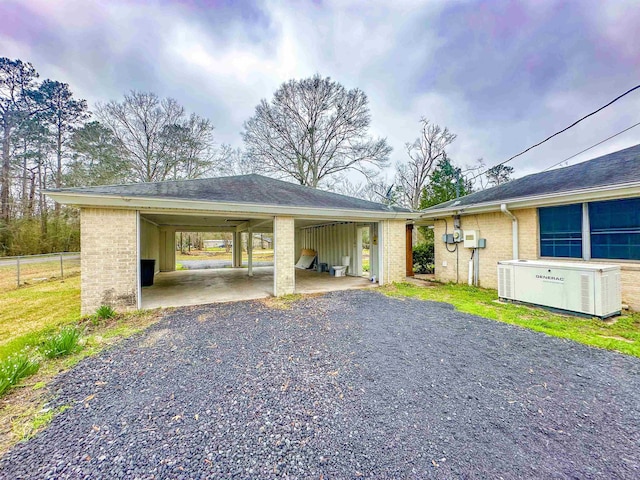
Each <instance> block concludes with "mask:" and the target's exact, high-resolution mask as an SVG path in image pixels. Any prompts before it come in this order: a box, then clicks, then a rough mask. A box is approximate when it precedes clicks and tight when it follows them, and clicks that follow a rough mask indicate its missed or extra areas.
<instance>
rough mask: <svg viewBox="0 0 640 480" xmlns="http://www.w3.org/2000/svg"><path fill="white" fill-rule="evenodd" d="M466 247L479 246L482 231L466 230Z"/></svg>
mask: <svg viewBox="0 0 640 480" xmlns="http://www.w3.org/2000/svg"><path fill="white" fill-rule="evenodd" d="M463 238H464V248H479V247H480V245H478V241H479V240H480V232H478V230H465V231H464V232H463Z"/></svg>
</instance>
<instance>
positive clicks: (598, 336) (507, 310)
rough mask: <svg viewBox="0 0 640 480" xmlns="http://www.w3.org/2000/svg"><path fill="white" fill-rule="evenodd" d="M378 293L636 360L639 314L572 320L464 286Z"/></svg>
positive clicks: (409, 286)
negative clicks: (424, 302) (443, 305)
mask: <svg viewBox="0 0 640 480" xmlns="http://www.w3.org/2000/svg"><path fill="white" fill-rule="evenodd" d="M381 290H382V291H383V293H385V294H386V295H390V296H394V297H412V298H419V299H421V300H432V301H436V302H446V303H450V304H452V305H453V306H454V307H456V308H457V309H458V310H460V311H461V312H465V313H471V314H473V315H478V316H480V317H485V318H489V319H491V320H497V321H500V322H505V323H511V324H513V325H519V326H521V327H525V328H530V329H531V330H536V331H539V332H544V333H546V334H548V335H553V336H554V337H561V338H567V339H570V340H574V341H576V342H580V343H584V344H585V345H590V346H593V347H599V348H605V349H607V350H615V351H618V352H621V353H626V354H628V355H634V356H636V357H640V313H627V314H625V315H622V316H620V317H615V318H612V319H608V320H605V321H603V320H599V319H596V318H583V317H573V316H568V315H561V314H558V313H553V312H550V311H548V310H545V309H542V308H534V307H528V306H525V305H519V304H515V303H502V302H498V300H497V298H498V293H497V292H496V291H495V290H489V289H483V288H477V287H469V286H467V285H455V284H436V283H433V284H431V283H429V284H427V283H425V286H422V285H417V284H413V283H411V284H410V283H402V284H396V285H392V286H387V287H384V288H382V289H381Z"/></svg>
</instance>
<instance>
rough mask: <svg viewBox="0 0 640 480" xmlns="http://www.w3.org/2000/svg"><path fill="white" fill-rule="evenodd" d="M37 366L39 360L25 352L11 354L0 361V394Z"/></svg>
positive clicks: (34, 371) (31, 373)
mask: <svg viewBox="0 0 640 480" xmlns="http://www.w3.org/2000/svg"><path fill="white" fill-rule="evenodd" d="M39 368H40V362H39V361H38V360H36V359H34V358H32V357H31V356H30V355H28V354H27V353H21V354H18V355H12V356H10V357H8V358H6V359H5V360H3V361H2V362H0V395H3V394H4V393H5V392H6V391H7V390H9V389H10V388H11V387H13V386H14V385H16V384H17V383H18V382H19V381H20V380H21V379H23V378H25V377H29V376H31V375H33V374H34V373H36V372H37V371H38V369H39Z"/></svg>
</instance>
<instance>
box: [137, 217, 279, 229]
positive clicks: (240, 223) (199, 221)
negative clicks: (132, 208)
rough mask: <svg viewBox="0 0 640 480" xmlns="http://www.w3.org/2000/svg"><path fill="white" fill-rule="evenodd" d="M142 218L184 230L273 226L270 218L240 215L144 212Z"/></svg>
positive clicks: (268, 227)
mask: <svg viewBox="0 0 640 480" xmlns="http://www.w3.org/2000/svg"><path fill="white" fill-rule="evenodd" d="M142 218H144V219H147V220H149V221H151V222H153V223H155V224H156V225H159V226H161V227H176V228H179V229H181V230H184V228H185V227H194V228H211V229H212V231H213V230H215V229H219V230H235V229H238V228H240V229H242V230H246V229H247V228H248V226H249V225H250V224H251V223H253V224H255V225H256V231H270V230H271V229H272V227H273V221H271V220H264V219H260V220H256V219H253V220H252V219H250V218H241V217H233V218H231V217H219V216H212V215H180V214H160V213H145V214H143V215H142Z"/></svg>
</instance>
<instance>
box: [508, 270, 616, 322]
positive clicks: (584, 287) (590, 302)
mask: <svg viewBox="0 0 640 480" xmlns="http://www.w3.org/2000/svg"><path fill="white" fill-rule="evenodd" d="M498 296H499V297H500V298H506V299H510V300H517V301H520V302H526V303H532V304H536V305H543V306H547V307H552V308H556V309H560V310H565V311H569V312H576V313H581V314H585V315H593V316H597V317H603V318H604V317H609V316H611V315H615V314H617V313H619V312H620V310H621V306H622V298H621V288H620V266H618V265H605V264H599V263H586V262H582V263H578V262H543V261H539V260H506V261H502V262H498Z"/></svg>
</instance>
